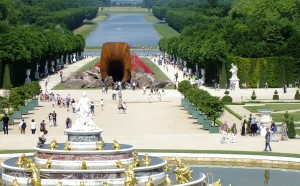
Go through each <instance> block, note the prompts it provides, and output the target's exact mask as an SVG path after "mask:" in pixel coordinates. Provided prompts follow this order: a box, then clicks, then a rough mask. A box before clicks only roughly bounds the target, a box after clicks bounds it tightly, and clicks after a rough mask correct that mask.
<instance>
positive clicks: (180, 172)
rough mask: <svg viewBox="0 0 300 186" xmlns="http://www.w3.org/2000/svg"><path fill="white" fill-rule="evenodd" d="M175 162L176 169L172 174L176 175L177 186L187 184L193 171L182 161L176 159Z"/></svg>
mask: <svg viewBox="0 0 300 186" xmlns="http://www.w3.org/2000/svg"><path fill="white" fill-rule="evenodd" d="M175 160H176V168H175V170H174V171H173V173H174V174H175V175H176V182H177V183H179V184H181V183H186V182H188V181H189V179H191V178H192V176H193V171H192V170H190V167H189V166H187V165H185V164H184V163H183V162H182V159H180V158H178V157H177V158H176V159H175Z"/></svg>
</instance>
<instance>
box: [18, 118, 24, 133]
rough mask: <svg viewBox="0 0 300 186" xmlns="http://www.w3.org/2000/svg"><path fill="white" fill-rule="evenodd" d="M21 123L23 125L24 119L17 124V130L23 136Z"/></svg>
mask: <svg viewBox="0 0 300 186" xmlns="http://www.w3.org/2000/svg"><path fill="white" fill-rule="evenodd" d="M23 123H24V119H22V120H21V122H20V124H19V130H20V134H23V129H22V127H23Z"/></svg>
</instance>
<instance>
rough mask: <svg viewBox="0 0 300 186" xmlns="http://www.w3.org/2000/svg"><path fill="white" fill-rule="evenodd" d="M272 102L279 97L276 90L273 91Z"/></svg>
mask: <svg viewBox="0 0 300 186" xmlns="http://www.w3.org/2000/svg"><path fill="white" fill-rule="evenodd" d="M273 100H279V95H278V92H277V90H275V92H274V95H273Z"/></svg>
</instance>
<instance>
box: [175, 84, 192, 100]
mask: <svg viewBox="0 0 300 186" xmlns="http://www.w3.org/2000/svg"><path fill="white" fill-rule="evenodd" d="M192 88H193V85H191V83H190V82H189V81H188V80H183V81H181V82H180V83H178V91H179V92H180V93H181V94H183V96H184V97H186V96H187V93H188V92H189V91H190V90H191V89H192Z"/></svg>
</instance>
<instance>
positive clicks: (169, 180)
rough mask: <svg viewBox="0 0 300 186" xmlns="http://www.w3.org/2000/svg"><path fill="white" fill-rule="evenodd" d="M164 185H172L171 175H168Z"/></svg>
mask: <svg viewBox="0 0 300 186" xmlns="http://www.w3.org/2000/svg"><path fill="white" fill-rule="evenodd" d="M164 185H172V180H171V179H170V177H169V174H166V179H165V181H164Z"/></svg>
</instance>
